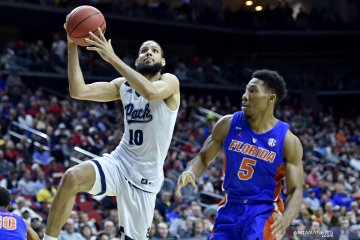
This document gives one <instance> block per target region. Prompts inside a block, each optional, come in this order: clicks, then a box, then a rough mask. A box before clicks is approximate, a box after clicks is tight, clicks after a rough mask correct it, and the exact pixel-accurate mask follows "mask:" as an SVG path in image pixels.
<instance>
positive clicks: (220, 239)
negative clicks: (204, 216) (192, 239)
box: [210, 204, 240, 240]
mask: <svg viewBox="0 0 360 240" xmlns="http://www.w3.org/2000/svg"><path fill="white" fill-rule="evenodd" d="M238 208H239V207H238V206H234V205H232V204H226V205H225V206H222V207H221V208H220V209H219V210H218V213H217V215H216V218H215V224H214V229H213V234H212V236H211V238H210V239H211V240H238V239H239V238H238V236H239V231H240V230H239V225H238V221H237V216H234V214H233V212H237V211H238ZM239 240H240V239H239Z"/></svg>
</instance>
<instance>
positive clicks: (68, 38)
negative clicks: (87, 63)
mask: <svg viewBox="0 0 360 240" xmlns="http://www.w3.org/2000/svg"><path fill="white" fill-rule="evenodd" d="M66 18H68V17H67V16H66ZM64 29H65V31H66V23H64ZM66 38H67V41H68V42H70V43H74V41H73V40H71V38H70V37H69V35H68V34H67V32H66ZM74 44H75V43H74Z"/></svg>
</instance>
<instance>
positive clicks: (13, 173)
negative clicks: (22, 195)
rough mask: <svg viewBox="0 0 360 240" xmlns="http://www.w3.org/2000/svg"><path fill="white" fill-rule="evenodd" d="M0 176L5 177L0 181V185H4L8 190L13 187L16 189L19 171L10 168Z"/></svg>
mask: <svg viewBox="0 0 360 240" xmlns="http://www.w3.org/2000/svg"><path fill="white" fill-rule="evenodd" d="M2 176H5V177H4V178H3V179H2V180H1V181H0V187H4V188H6V189H9V190H13V189H16V190H17V186H18V181H19V180H18V177H19V173H18V171H17V170H16V169H12V170H10V172H9V173H8V175H2Z"/></svg>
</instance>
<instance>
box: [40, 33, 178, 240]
mask: <svg viewBox="0 0 360 240" xmlns="http://www.w3.org/2000/svg"><path fill="white" fill-rule="evenodd" d="M99 31H100V36H99V37H97V36H95V35H94V34H91V39H86V41H87V42H88V43H90V44H92V46H91V47H87V49H88V50H91V51H96V52H98V53H99V54H100V56H101V57H102V58H103V59H104V60H105V61H107V62H108V63H110V64H111V65H112V66H113V67H114V68H115V69H116V70H117V71H118V72H119V73H120V74H121V75H122V76H123V77H121V78H117V79H114V80H113V81H111V82H96V83H92V84H86V83H85V81H84V78H83V76H82V72H81V69H80V64H79V57H78V52H77V46H76V45H75V43H74V42H72V41H71V40H70V39H68V58H69V62H68V77H69V88H70V95H71V97H73V98H75V99H81V100H90V101H98V102H107V101H113V100H118V99H121V100H122V102H123V105H124V124H125V130H124V135H123V137H122V139H121V141H120V144H119V145H118V146H117V148H116V149H115V150H114V151H113V152H111V153H110V154H105V155H103V156H102V157H99V158H96V159H93V160H89V161H85V162H83V163H81V164H79V165H77V166H74V167H72V168H70V169H68V170H67V171H66V173H65V175H64V176H63V178H62V181H61V183H60V187H59V190H58V192H57V194H56V196H55V199H54V201H53V204H52V206H51V209H50V213H49V217H48V221H47V225H46V235H45V238H44V239H45V240H49V239H52V240H54V239H57V237H58V235H59V233H60V230H61V228H62V226H63V224H64V223H65V221H66V220H67V218H68V217H69V215H70V211H71V210H72V208H73V205H74V200H75V195H76V194H77V193H78V192H88V193H91V194H94V195H97V194H106V195H109V196H116V197H117V206H118V217H119V232H120V234H121V238H122V239H127V240H130V239H136V240H144V239H148V238H149V231H150V226H151V222H152V219H153V214H154V207H155V200H156V194H157V193H158V192H159V191H160V189H161V186H162V183H163V179H164V176H163V163H164V160H165V157H166V154H167V151H168V148H169V146H170V142H171V138H172V133H173V130H174V126H175V120H176V116H177V112H178V109H179V104H180V91H179V80H178V79H177V77H176V76H174V75H173V74H169V73H164V74H161V72H160V70H161V68H162V67H163V66H165V59H164V58H163V51H162V49H161V47H160V45H159V44H158V43H156V42H154V41H146V42H144V43H143V44H142V45H141V47H140V49H139V56H138V58H137V59H136V62H135V66H136V69H137V71H135V70H134V69H132V68H131V67H129V66H128V65H126V64H125V63H124V62H123V61H122V60H121V59H120V58H118V57H117V55H115V53H114V50H113V48H112V46H111V40H106V39H105V37H104V35H103V33H101V30H100V29H99Z"/></svg>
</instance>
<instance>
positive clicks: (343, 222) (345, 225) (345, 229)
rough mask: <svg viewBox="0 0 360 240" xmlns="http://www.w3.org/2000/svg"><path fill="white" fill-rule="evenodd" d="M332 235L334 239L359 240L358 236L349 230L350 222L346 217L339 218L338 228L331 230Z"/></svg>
mask: <svg viewBox="0 0 360 240" xmlns="http://www.w3.org/2000/svg"><path fill="white" fill-rule="evenodd" d="M332 231H333V233H334V239H339V240H342V239H346V240H356V239H359V236H358V235H357V233H356V232H354V231H351V230H350V221H349V219H348V218H347V217H340V228H339V227H335V228H333V229H332Z"/></svg>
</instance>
